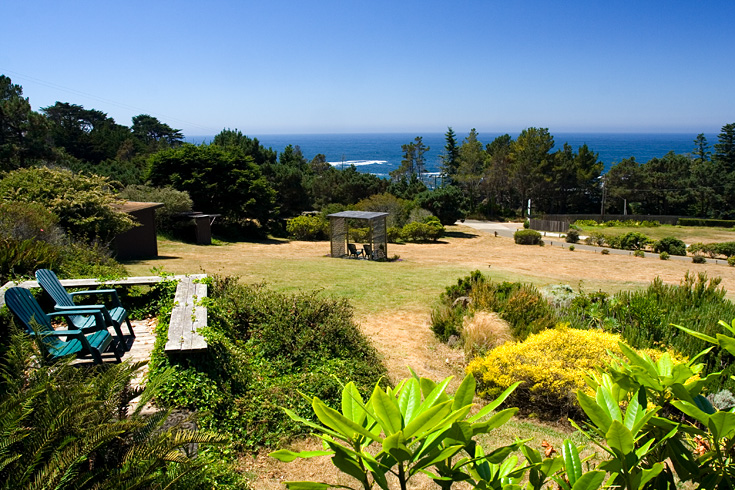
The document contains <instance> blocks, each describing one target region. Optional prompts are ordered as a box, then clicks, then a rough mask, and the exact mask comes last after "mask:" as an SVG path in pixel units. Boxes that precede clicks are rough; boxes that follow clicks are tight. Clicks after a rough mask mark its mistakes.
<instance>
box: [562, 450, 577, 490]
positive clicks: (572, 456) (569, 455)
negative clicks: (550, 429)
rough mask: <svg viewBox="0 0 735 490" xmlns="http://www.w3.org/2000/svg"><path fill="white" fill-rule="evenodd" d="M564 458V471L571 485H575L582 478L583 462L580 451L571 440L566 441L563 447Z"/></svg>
mask: <svg viewBox="0 0 735 490" xmlns="http://www.w3.org/2000/svg"><path fill="white" fill-rule="evenodd" d="M562 458H564V469H565V470H566V472H567V479H568V480H569V484H570V485H572V486H573V485H574V484H575V483H576V482H577V480H579V478H580V477H581V476H582V461H580V459H579V451H578V450H577V446H575V445H574V444H573V443H572V441H570V440H569V439H564V446H563V447H562Z"/></svg>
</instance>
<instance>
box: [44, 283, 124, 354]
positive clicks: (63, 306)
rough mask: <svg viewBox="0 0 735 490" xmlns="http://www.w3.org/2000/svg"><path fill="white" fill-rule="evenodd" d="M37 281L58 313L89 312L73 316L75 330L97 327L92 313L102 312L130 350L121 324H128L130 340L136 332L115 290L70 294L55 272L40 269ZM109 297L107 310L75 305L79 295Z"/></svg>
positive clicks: (96, 306)
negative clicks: (69, 311) (110, 306)
mask: <svg viewBox="0 0 735 490" xmlns="http://www.w3.org/2000/svg"><path fill="white" fill-rule="evenodd" d="M36 280H37V281H38V284H39V285H40V286H41V287H42V288H43V290H44V291H46V293H48V295H49V296H51V299H53V300H54V301H55V302H56V306H55V307H54V308H55V309H56V310H57V311H65V310H81V311H87V312H88V313H86V314H82V315H79V314H77V315H72V316H71V320H72V322H73V324H74V327H75V328H78V329H80V330H83V331H86V330H87V329H89V327H90V326H93V325H95V323H96V320H95V319H94V317H93V316H90V315H92V313H94V312H100V313H101V314H102V316H103V318H104V319H105V324H106V325H108V326H110V327H112V328H113V329H115V335H116V336H117V338H118V342H119V343H120V345H122V346H123V348H124V349H125V350H129V349H130V348H129V346H128V344H127V342H126V341H125V336H124V335H123V333H122V329H121V324H122V322H123V321H124V322H126V323H127V326H128V331H129V332H130V338H133V339H134V338H135V332H133V326H132V325H131V324H130V319H129V318H128V312H127V310H126V309H125V308H123V307H122V304H120V298H119V297H118V295H117V291H115V290H114V289H94V290H91V291H76V292H72V293H68V292H67V291H66V288H64V286H62V285H61V282H59V278H58V277H56V274H54V272H53V271H50V270H48V269H39V270H37V271H36ZM82 294H84V295H108V296H110V297H111V304H112V308H110V309H107V307H105V305H77V304H75V303H74V296H78V295H82Z"/></svg>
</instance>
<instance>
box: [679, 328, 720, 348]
mask: <svg viewBox="0 0 735 490" xmlns="http://www.w3.org/2000/svg"><path fill="white" fill-rule="evenodd" d="M671 325H673V326H674V327H676V328H678V329H679V330H681V331H683V332H686V333H688V334H689V335H691V336H692V337H696V338H698V339H701V340H704V341H705V342H709V343H711V344H716V343H717V339H716V338H714V337H710V336H709V335H705V334H703V333H701V332H697V331H696V330H690V329H688V328H685V327H682V326H681V325H675V324H673V323H672V324H671Z"/></svg>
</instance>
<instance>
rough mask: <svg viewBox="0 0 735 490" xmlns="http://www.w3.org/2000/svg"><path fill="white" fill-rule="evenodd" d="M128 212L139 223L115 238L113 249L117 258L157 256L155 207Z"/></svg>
mask: <svg viewBox="0 0 735 490" xmlns="http://www.w3.org/2000/svg"><path fill="white" fill-rule="evenodd" d="M128 214H129V215H130V216H132V217H133V218H135V220H136V221H137V222H138V223H139V224H140V226H136V227H135V228H133V229H132V230H128V231H126V232H125V233H122V234H120V235H118V236H117V237H116V238H115V251H116V254H117V258H118V259H119V260H129V259H149V258H154V257H158V240H157V239H156V221H155V216H156V209H155V208H153V207H151V208H147V209H140V210H136V211H129V212H128Z"/></svg>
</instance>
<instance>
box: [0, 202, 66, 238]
mask: <svg viewBox="0 0 735 490" xmlns="http://www.w3.org/2000/svg"><path fill="white" fill-rule="evenodd" d="M58 223H59V218H58V217H57V216H56V215H55V214H53V213H52V212H51V211H49V210H48V209H46V207H45V206H43V205H42V204H38V203H28V202H0V237H5V238H12V239H14V240H19V241H23V240H31V239H33V240H40V241H43V242H46V243H50V244H56V245H57V244H60V243H61V242H62V241H63V237H64V232H63V231H62V229H61V228H60V227H59V225H58Z"/></svg>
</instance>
